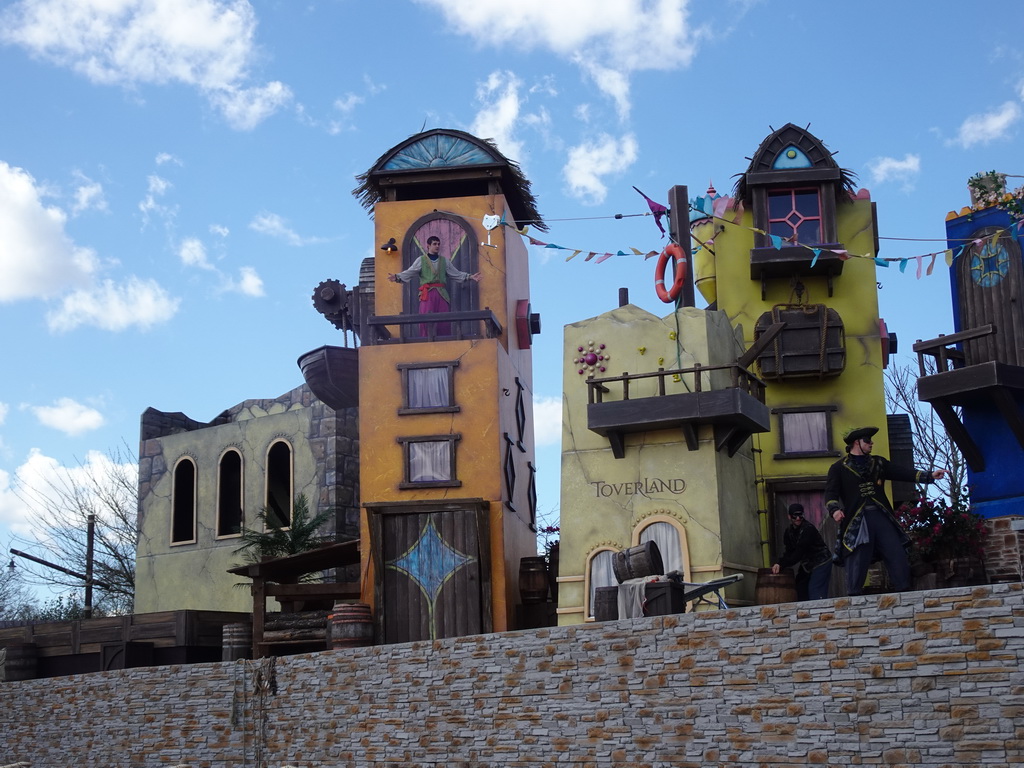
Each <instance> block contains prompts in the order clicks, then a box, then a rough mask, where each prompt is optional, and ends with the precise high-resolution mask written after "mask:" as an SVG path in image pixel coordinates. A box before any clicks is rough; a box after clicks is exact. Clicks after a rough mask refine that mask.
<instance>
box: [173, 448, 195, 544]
mask: <svg viewBox="0 0 1024 768" xmlns="http://www.w3.org/2000/svg"><path fill="white" fill-rule="evenodd" d="M186 463H188V464H189V465H191V467H192V483H191V486H192V487H191V488H190V489H189V492H190V495H191V507H192V509H191V511H190V512H189V513H188V514H189V515H190V516H191V522H192V525H191V537H190V538H187V539H176V538H175V531H176V530H177V529H178V515H179V514H180V511H179V509H178V504H179V502H180V501H181V499H180V498H179V496H180V492H181V491H182V490H183V489H182V488H181V487H180V482H179V479H178V472H179V470H180V469H181V467H182V466H183V465H184V464H186ZM198 495H199V467H198V466H197V464H196V460H195V459H194V458H193V457H192V456H187V455H186V456H180V457H179V458H178V460H177V461H175V462H174V468H173V469H172V470H171V514H170V521H169V522H170V531H169V536H170V546H172V547H180V546H182V545H185V544H195V543H196V541H197V528H198V525H197V517H198V515H197V512H198V508H199V503H198V502H199V499H198Z"/></svg>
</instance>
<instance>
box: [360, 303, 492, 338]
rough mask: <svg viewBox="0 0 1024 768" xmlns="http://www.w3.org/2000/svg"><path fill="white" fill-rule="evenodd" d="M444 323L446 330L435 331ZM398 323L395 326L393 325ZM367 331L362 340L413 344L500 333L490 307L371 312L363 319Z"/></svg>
mask: <svg viewBox="0 0 1024 768" xmlns="http://www.w3.org/2000/svg"><path fill="white" fill-rule="evenodd" d="M444 324H447V325H448V328H449V331H450V332H449V333H447V334H440V333H438V326H441V325H444ZM396 326H397V328H396ZM366 327H367V329H368V330H369V333H368V334H366V335H364V338H363V343H364V344H415V343H418V342H424V341H457V340H459V339H479V338H488V339H496V338H498V337H500V336H501V334H502V327H501V323H499V322H498V318H497V317H496V316H495V314H494V312H492V311H491V309H490V307H485V308H484V309H480V310H473V311H471V312H428V313H423V314H413V315H373V316H371V317H369V318H368V319H367V321H366Z"/></svg>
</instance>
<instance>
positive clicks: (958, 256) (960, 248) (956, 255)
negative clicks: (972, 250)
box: [953, 245, 967, 259]
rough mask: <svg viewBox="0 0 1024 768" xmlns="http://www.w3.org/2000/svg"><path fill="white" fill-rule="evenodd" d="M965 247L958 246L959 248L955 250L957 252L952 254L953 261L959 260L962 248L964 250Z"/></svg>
mask: <svg viewBox="0 0 1024 768" xmlns="http://www.w3.org/2000/svg"><path fill="white" fill-rule="evenodd" d="M966 247H967V246H966V245H961V246H960V247H959V248H958V249H957V252H956V253H954V254H953V258H954V259H959V258H960V256H961V254H963V252H964V248H966Z"/></svg>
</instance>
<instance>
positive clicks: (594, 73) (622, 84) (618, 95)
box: [577, 56, 630, 120]
mask: <svg viewBox="0 0 1024 768" xmlns="http://www.w3.org/2000/svg"><path fill="white" fill-rule="evenodd" d="M577 63H578V64H579V65H580V68H581V69H582V70H583V71H584V72H586V73H587V74H588V75H589V76H590V77H591V78H592V79H593V81H594V83H595V84H596V85H597V87H598V88H600V89H601V91H602V92H603V93H605V94H606V95H607V96H609V97H610V98H611V100H612V101H614V102H615V111H616V112H618V113H619V119H620V120H625V119H626V118H627V117H629V110H630V100H629V77H628V76H627V75H626V74H625V73H623V72H620V71H618V70H615V69H609V68H608V67H603V66H601V65H600V64H598V63H597V62H596V61H590V60H589V59H585V58H584V57H582V56H580V57H578V61H577Z"/></svg>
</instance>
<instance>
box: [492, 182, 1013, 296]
mask: <svg viewBox="0 0 1024 768" xmlns="http://www.w3.org/2000/svg"><path fill="white" fill-rule="evenodd" d="M633 189H634V190H636V192H637V193H638V194H639V195H640V196H641V197H643V198H644V200H645V201H646V202H647V206H648V208H649V209H650V210H649V211H646V212H644V213H635V214H621V213H617V214H615V215H614V216H599V217H594V218H602V219H604V218H615V219H623V218H632V217H634V216H653V217H654V220H655V224H657V226H658V229H659V230H661V232H662V236H665V234H667V233H666V232H665V229H664V226H663V225H662V223H661V219H662V217H664V216H667V215H669V213H670V211H669V208H668V207H667V206H665V205H662V204H661V203H659V202H657V201H656V200H652V199H651V198H649V197H648V196H647V195H645V194H644V193H643V192H641V191H640V190H639V189H637V187H633ZM733 202H735V201H734V200H733V199H732V198H731V197H728V196H726V195H717V196H714V197H711V196H708V197H698V198H697V199H696V200H695V201H692V202H691V203H690V205H689V210H690V212H691V214H696V216H691V225H692V224H693V223H694V222H696V221H699V220H702V219H706V220H713V221H718V222H721V223H723V224H725V225H729V226H732V227H738V228H740V229H745V230H747V231H749V232H753V233H755V234H759V235H764V236H765V237H767V238H768V240H769V242H770V243H771V245H772V247H773V248H775V249H782V248H784V247H790V248H806V249H808V250H809V251H811V253H812V254H813V256H812V258H811V269H813V268H814V266H815V265H816V264H817V263H818V259H819V258H820V256H821V254H822V253H830V254H834V255H836V256H838V257H839V258H840V259H842V260H843V261H846V260H848V259H871V260H872V261H873V262H874V263H875V265H876V266H878V267H880V268H884V269H888V268H889V267H890V266H891V265H892V264H894V263H895V264H897V265H898V267H899V271H900V273H901V274H903V273H905V272H906V269H907V264H908V263H910V262H911V261H913V262H915V264H916V270H915V273H916V276H917V279H921V277H922V276H931V275H932V274H933V272H934V270H935V263H936V261H937V259H938V257H939V256H940V255H942V257H943V260H944V261H945V263H946V266H947V267H952V266H953V264H954V262H955V261H956V260H957V259H958V258H960V257H961V256H962V255H963V254H964V252H965V251H966V250H967V249H968V248H970V247H971V246H983V245H984V243H985V240H988V241H989V242H991V243H992V245H996V244H997V243H998V242H999V239H1000V238H1001V237H1003V236H1004V235H1007V234H1008V235H1009V236H1010V237H1013V238H1018V237H1020V236H1021V235H1022V234H1024V219H1020V220H1017V221H1014V222H1013V224H1011V225H1010V227H1009V228H1008V229H999V230H997V231H996V232H994V233H993V234H992V235H990V236H986V237H985V238H977V239H974V240H972V241H970V242H965V243H963V244H961V245H960V246H959V247H958V248H955V249H954V248H945V249H943V250H941V251H934V252H932V253H923V254H918V255H915V256H878V255H875V254H872V253H864V254H861V253H850V252H849V251H848V250H846V249H845V248H821V247H820V246H817V245H806V244H804V243H800V242H798V241H797V240H796V239H795V238H785V237H782V236H780V235H775V234H772V233H769V232H765V231H764V230H763V229H759V228H757V227H747V226H744V225H742V224H740V223H739V220H740V218H741V217H742V215H743V203H742V202H740V203H739V204H738V206H737V207H736V209H735V212H734V216H733V217H732V218H731V219H730V218H726V216H725V214H726V213H728V211H729V206H730V204H732V203H733ZM564 220H565V221H571V220H572V219H564ZM498 223H499V225H503V226H506V227H508V228H509V229H512V230H514V231H515V232H518V233H519V234H520V235H522V236H523V237H525V238H526V239H527V241H528V242H529V243H530V245H532V246H535V247H538V248H545V249H550V250H558V251H569V252H570V253H569V255H568V256H566V257H565V260H566V261H572V260H573V259H574V258H576V257H577V256H579V255H580V254H583V253H585V254H586V256H584V258H583V260H584V261H593V262H594V263H595V264H600V263H601V262H604V261H607V260H608V259H610V258H612V257H613V256H630V255H632V256H643V258H644V260H645V261H646V260H647V259H650V258H652V257H654V256H657V255H658V253H659V251H657V250H651V251H643V250H641V249H639V248H636V247H633V246H630V247H629V251H628V252H627V251H623V250H621V249H617V250H615V251H591V250H587V249H585V248H573V247H568V246H564V245H558V244H556V243H549V242H545V241H543V240H538V239H537V238H535V237H533V236H532V235H530V234H529V230H530V227H529V225H523V226H521V227H520V226H517V225H516V222H514V221H512V222H510V221H507V220H506V219H505V212H502V215H501V220H500V221H499V222H498ZM694 239H696V238H694ZM885 239H898V240H904V239H909V240H921V239H923V238H885ZM714 242H715V240H714V237H712V238H709V239H708V240H707V241H706V242H701V241H700V240H697V246H696V247H695V248H694V253H697V252H699V251H700V250H701V249H702V248H706V249H708V250H711V246H712V245H714ZM712 253H713V251H712ZM926 260H927V266H925V261H926Z"/></svg>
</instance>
